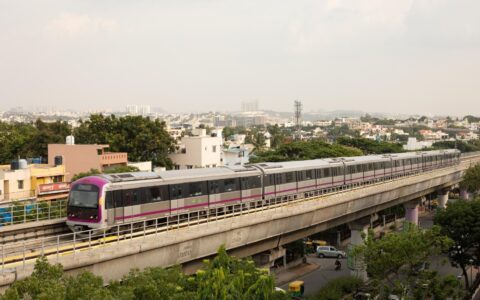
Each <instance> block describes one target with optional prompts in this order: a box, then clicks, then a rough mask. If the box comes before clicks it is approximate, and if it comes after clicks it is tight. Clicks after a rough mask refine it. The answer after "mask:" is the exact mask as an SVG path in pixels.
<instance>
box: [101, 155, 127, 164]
mask: <svg viewBox="0 0 480 300" xmlns="http://www.w3.org/2000/svg"><path fill="white" fill-rule="evenodd" d="M127 162H128V156H127V153H125V152H111V153H104V154H101V155H100V164H101V165H102V166H110V165H126V164H127Z"/></svg>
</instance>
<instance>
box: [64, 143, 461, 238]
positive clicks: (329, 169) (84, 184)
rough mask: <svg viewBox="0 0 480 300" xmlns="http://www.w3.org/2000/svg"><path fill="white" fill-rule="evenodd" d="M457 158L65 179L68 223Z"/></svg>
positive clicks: (261, 198) (110, 222)
mask: <svg viewBox="0 0 480 300" xmlns="http://www.w3.org/2000/svg"><path fill="white" fill-rule="evenodd" d="M459 160H460V152H459V151H458V150H453V149H452V150H438V151H425V152H407V153H397V154H386V155H368V156H356V157H346V158H330V159H315V160H305V161H289V162H276V163H273V162H269V163H259V164H251V165H245V166H234V167H218V168H205V169H188V170H172V171H164V172H160V173H153V172H133V173H119V174H102V175H96V176H89V177H85V178H81V179H79V180H77V181H75V182H73V184H72V185H71V190H70V194H69V200H68V206H67V225H68V226H69V227H70V228H71V229H72V230H73V231H75V232H78V231H83V230H89V229H94V230H100V231H106V230H108V229H109V228H111V227H112V226H116V225H121V224H130V223H133V222H138V221H149V220H154V219H158V218H175V217H180V216H184V215H185V214H190V215H196V214H198V216H201V215H204V214H207V213H214V214H215V213H219V212H220V213H227V212H230V211H233V210H237V209H251V208H255V207H258V206H263V205H270V204H275V203H279V202H282V201H291V200H296V199H301V198H308V197H312V196H317V195H321V194H324V193H328V192H331V191H332V190H334V189H343V188H347V187H350V186H355V185H359V184H369V183H373V182H376V181H380V180H383V179H386V178H394V177H399V176H406V175H412V174H416V173H420V172H425V171H428V170H432V169H435V168H442V167H446V166H451V165H453V164H457V163H458V162H459Z"/></svg>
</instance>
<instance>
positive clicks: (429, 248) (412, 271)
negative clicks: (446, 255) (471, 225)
mask: <svg viewBox="0 0 480 300" xmlns="http://www.w3.org/2000/svg"><path fill="white" fill-rule="evenodd" d="M452 245H453V242H452V240H450V239H449V238H448V237H445V236H443V235H441V233H440V228H439V227H437V226H434V227H433V228H431V229H428V230H420V229H418V228H417V227H416V226H414V225H413V224H410V226H408V227H407V229H406V230H404V231H403V232H393V233H388V234H386V235H385V236H384V237H382V238H381V239H374V238H373V235H372V233H370V234H369V236H368V238H367V239H366V241H365V244H364V245H361V246H357V247H356V248H354V251H353V255H354V256H355V257H357V258H360V257H362V258H363V262H364V263H365V265H366V271H367V274H368V275H369V277H370V279H371V280H372V283H373V285H374V286H375V287H376V289H378V292H379V293H380V294H381V295H383V296H385V295H388V294H389V293H395V294H397V295H403V296H406V295H407V294H409V293H411V292H414V291H415V290H416V289H417V287H419V286H426V289H427V290H428V293H431V292H432V291H433V285H434V284H437V283H438V281H439V280H440V281H441V280H443V279H442V278H440V277H439V276H438V274H430V275H429V276H430V277H429V278H430V279H432V278H434V279H435V280H430V281H429V279H427V278H423V277H422V276H423V275H421V274H423V273H425V272H428V271H421V272H419V271H418V266H419V265H421V264H422V263H424V262H426V261H427V259H428V258H429V257H431V256H434V255H438V254H440V253H442V252H443V251H446V250H447V249H449V248H450V247H451V246H452Z"/></svg>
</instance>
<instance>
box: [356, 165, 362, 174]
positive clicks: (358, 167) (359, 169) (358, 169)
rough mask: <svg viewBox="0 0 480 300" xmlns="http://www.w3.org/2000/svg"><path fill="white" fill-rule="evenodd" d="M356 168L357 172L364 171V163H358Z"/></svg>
mask: <svg viewBox="0 0 480 300" xmlns="http://www.w3.org/2000/svg"><path fill="white" fill-rule="evenodd" d="M355 170H356V173H363V166H362V165H356V166H355Z"/></svg>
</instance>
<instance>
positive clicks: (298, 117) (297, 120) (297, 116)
mask: <svg viewBox="0 0 480 300" xmlns="http://www.w3.org/2000/svg"><path fill="white" fill-rule="evenodd" d="M294 107H295V127H296V132H295V134H294V137H295V139H296V140H300V139H301V138H302V132H301V131H302V125H301V122H302V121H301V120H302V109H303V104H302V102H301V101H298V100H295V102H294Z"/></svg>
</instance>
